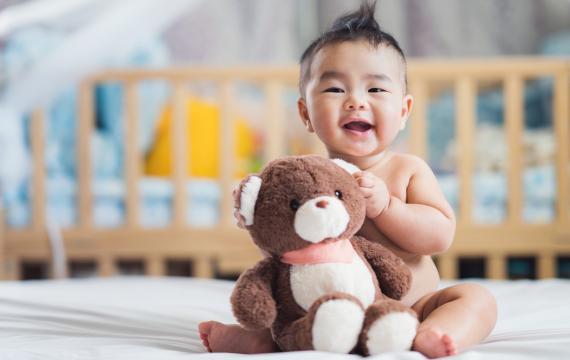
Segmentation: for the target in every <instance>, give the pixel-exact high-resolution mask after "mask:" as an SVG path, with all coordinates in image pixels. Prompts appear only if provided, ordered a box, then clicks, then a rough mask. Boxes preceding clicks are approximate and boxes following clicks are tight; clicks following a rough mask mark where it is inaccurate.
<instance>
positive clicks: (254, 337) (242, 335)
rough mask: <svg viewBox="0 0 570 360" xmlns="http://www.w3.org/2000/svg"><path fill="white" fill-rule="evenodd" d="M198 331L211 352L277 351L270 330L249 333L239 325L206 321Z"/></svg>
mask: <svg viewBox="0 0 570 360" xmlns="http://www.w3.org/2000/svg"><path fill="white" fill-rule="evenodd" d="M198 331H199V332H200V339H202V344H204V347H206V349H207V350H208V351H209V352H228V353H240V354H260V353H269V352H273V351H275V350H276V349H275V344H274V343H273V339H272V338H271V333H270V332H269V331H268V330H260V331H248V330H245V329H243V328H242V327H240V326H239V325H226V324H222V323H219V322H217V321H205V322H202V323H200V324H199V325H198Z"/></svg>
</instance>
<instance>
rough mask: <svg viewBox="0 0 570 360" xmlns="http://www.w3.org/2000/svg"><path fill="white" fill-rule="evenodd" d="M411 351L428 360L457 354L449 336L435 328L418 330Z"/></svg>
mask: <svg viewBox="0 0 570 360" xmlns="http://www.w3.org/2000/svg"><path fill="white" fill-rule="evenodd" d="M412 349H413V350H415V351H419V352H421V353H422V354H424V356H426V357H428V358H430V359H433V358H439V357H444V356H451V355H455V354H457V347H456V346H455V342H454V341H453V339H452V338H451V336H449V335H448V334H444V333H443V332H441V331H440V330H438V329H436V328H427V329H420V331H418V333H417V335H416V338H415V339H414V344H413V346H412Z"/></svg>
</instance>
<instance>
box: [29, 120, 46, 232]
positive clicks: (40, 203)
mask: <svg viewBox="0 0 570 360" xmlns="http://www.w3.org/2000/svg"><path fill="white" fill-rule="evenodd" d="M31 122H32V124H31V134H30V135H31V147H32V156H33V177H32V188H31V189H32V227H33V229H34V231H35V232H36V233H41V232H42V231H45V214H46V188H45V175H46V172H45V167H44V162H45V160H44V159H45V155H44V154H45V136H44V135H45V119H44V113H43V112H42V111H40V110H36V111H34V112H33V113H32V119H31Z"/></svg>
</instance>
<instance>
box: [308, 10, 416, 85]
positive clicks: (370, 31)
mask: <svg viewBox="0 0 570 360" xmlns="http://www.w3.org/2000/svg"><path fill="white" fill-rule="evenodd" d="M375 9H376V1H373V2H370V1H368V0H364V1H363V2H362V4H361V5H360V9H358V10H356V11H354V12H351V13H348V14H345V15H343V16H341V17H339V18H338V19H336V20H335V22H334V23H333V25H332V26H331V28H330V29H329V30H327V31H326V32H324V33H323V34H322V35H321V36H319V37H318V38H317V39H316V40H315V41H313V42H312V43H311V45H309V47H308V48H307V49H306V50H305V51H304V52H303V55H301V61H300V63H301V74H300V78H299V91H300V93H301V96H304V95H305V94H304V92H305V87H306V85H307V82H308V81H309V78H310V77H311V63H312V62H313V58H314V56H315V54H316V53H317V52H318V51H319V50H321V49H322V48H324V47H326V46H328V45H332V44H338V43H341V42H345V41H358V40H366V41H368V42H369V43H370V45H371V46H373V47H375V48H376V47H378V46H379V45H386V46H388V47H391V48H393V49H394V50H396V52H397V53H398V54H399V55H400V57H401V59H402V63H403V64H404V66H405V64H406V57H405V55H404V52H403V51H402V49H401V48H400V45H399V44H398V41H396V39H395V38H394V37H393V36H392V35H390V34H389V33H387V32H385V31H383V30H382V29H381V28H380V25H378V22H377V21H376V19H374V10H375ZM404 86H406V73H405V69H404Z"/></svg>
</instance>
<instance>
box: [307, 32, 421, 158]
mask: <svg viewBox="0 0 570 360" xmlns="http://www.w3.org/2000/svg"><path fill="white" fill-rule="evenodd" d="M403 66H404V65H403V64H402V62H401V60H400V57H399V55H398V53H397V52H396V51H395V50H394V49H392V48H390V47H386V46H383V45H380V46H378V47H377V48H374V47H372V46H371V45H369V44H368V42H366V41H358V42H350V41H347V42H342V43H339V44H334V45H329V46H327V47H325V48H323V49H321V50H319V52H318V53H317V54H316V55H315V57H314V59H313V62H312V65H311V77H310V79H309V81H308V82H307V86H306V91H305V98H304V99H302V98H301V99H299V112H300V114H301V118H302V120H303V122H304V123H305V125H306V126H307V129H308V130H309V131H311V132H313V131H314V132H315V133H316V134H317V136H318V137H319V138H320V139H321V141H322V142H323V143H324V144H325V146H326V147H327V150H328V152H329V155H331V156H338V157H342V158H347V157H349V158H350V157H365V156H374V155H378V154H380V153H381V152H383V151H384V150H385V149H386V148H387V147H388V146H389V145H390V144H391V143H392V141H393V140H394V139H395V137H396V135H397V134H398V133H399V132H400V130H402V129H403V128H404V126H405V123H406V120H407V117H408V114H409V112H410V110H411V106H412V98H411V97H410V96H409V95H406V94H405V90H404V79H403V75H402V74H403V70H404V69H403V68H402V67H403Z"/></svg>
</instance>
